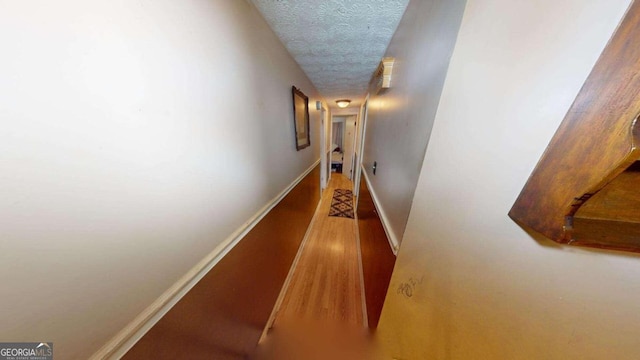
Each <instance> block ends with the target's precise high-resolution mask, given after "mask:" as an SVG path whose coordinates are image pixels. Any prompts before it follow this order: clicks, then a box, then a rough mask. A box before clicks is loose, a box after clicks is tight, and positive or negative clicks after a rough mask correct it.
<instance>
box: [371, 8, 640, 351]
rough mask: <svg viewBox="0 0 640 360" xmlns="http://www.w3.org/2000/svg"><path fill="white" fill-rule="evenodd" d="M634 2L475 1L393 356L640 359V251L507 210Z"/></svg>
mask: <svg viewBox="0 0 640 360" xmlns="http://www.w3.org/2000/svg"><path fill="white" fill-rule="evenodd" d="M629 3H630V1H629V0H594V1H588V2H585V1H581V0H563V1H556V0H539V1H529V2H520V1H511V0H469V1H468V2H467V6H466V9H465V14H464V18H463V21H462V26H461V29H460V33H459V36H458V40H457V43H456V46H455V50H454V52H453V56H452V59H451V64H450V66H449V71H448V73H447V78H446V82H445V86H444V91H443V94H442V98H441V100H440V104H439V107H438V110H437V116H436V119H435V125H434V127H433V130H432V134H431V139H430V142H429V146H428V148H427V152H426V155H425V159H424V162H423V165H422V170H421V174H420V179H419V182H418V186H417V189H416V194H415V198H414V201H413V206H412V209H411V214H410V217H409V221H408V224H407V228H406V231H405V235H404V240H403V242H402V246H401V248H400V252H399V255H398V260H397V263H396V267H395V270H394V273H393V276H392V281H391V286H390V288H389V292H388V295H387V300H386V302H385V305H384V309H383V314H382V318H381V322H380V326H379V328H378V330H379V332H378V333H379V335H380V336H381V338H384V339H386V340H387V343H386V344H387V347H388V349H389V351H390V352H391V354H390V355H392V356H394V357H396V358H403V359H559V360H560V359H562V360H566V359H613V358H615V359H637V358H639V357H640V350H639V349H638V346H637V339H638V334H639V331H640V327H639V326H638V324H640V303H639V302H638V298H640V287H639V286H638V285H637V284H638V279H639V278H640V257H638V255H635V254H629V253H621V252H613V251H602V250H591V249H585V248H578V247H569V246H560V245H557V244H556V243H554V242H552V241H550V240H547V239H544V238H539V237H536V238H532V236H530V235H529V234H527V233H526V232H525V231H523V230H522V229H521V228H519V227H518V226H517V225H516V224H515V223H514V222H512V221H511V220H510V219H509V218H508V217H507V212H508V211H509V209H510V208H511V206H512V204H513V202H514V201H515V199H516V197H517V196H518V194H519V192H520V190H521V189H522V187H523V185H524V184H525V182H526V180H527V178H528V176H529V174H530V173H531V171H532V170H533V168H534V166H535V164H536V162H537V161H538V159H539V157H540V156H541V155H542V153H543V151H544V149H545V147H546V146H547V144H548V142H549V140H550V139H551V137H552V135H553V133H554V132H555V130H556V129H557V127H558V125H559V124H560V122H561V121H562V119H563V117H564V115H565V113H566V112H567V110H568V109H569V107H570V105H571V103H572V102H573V100H574V98H575V96H576V94H577V93H578V91H579V89H580V88H581V86H582V84H583V82H584V81H585V79H586V78H587V76H588V74H589V72H590V70H591V68H592V67H593V65H594V64H595V62H596V60H597V58H598V56H599V54H600V52H601V51H602V49H603V48H604V46H605V44H606V43H607V41H608V39H609V38H610V36H611V34H612V33H613V31H614V29H615V28H616V26H617V24H618V23H619V21H620V20H621V18H622V16H623V14H624V12H625V10H626V8H627V6H628V5H629ZM395 41H401V40H399V39H395ZM400 45H401V46H407V47H411V46H413V45H414V44H413V43H412V42H405V43H402V42H400V43H399V44H396V45H395V46H400ZM630 46H637V45H635V44H630ZM409 106H415V105H411V104H409ZM412 110H413V111H417V110H416V109H415V108H413V109H412ZM424 111H425V112H426V110H424Z"/></svg>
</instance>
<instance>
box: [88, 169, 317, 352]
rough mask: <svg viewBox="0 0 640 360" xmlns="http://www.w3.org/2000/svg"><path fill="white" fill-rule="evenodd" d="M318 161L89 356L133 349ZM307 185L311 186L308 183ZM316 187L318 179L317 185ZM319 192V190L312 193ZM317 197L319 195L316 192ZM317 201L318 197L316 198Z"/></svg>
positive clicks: (303, 178)
mask: <svg viewBox="0 0 640 360" xmlns="http://www.w3.org/2000/svg"><path fill="white" fill-rule="evenodd" d="M319 163H320V160H319V159H318V160H317V161H316V162H314V164H313V165H312V166H310V167H309V168H308V169H307V170H305V171H304V172H303V173H302V174H301V175H300V176H299V177H298V178H297V179H295V180H294V181H293V182H292V183H291V184H290V185H289V186H287V188H285V189H284V190H283V191H282V192H281V193H280V194H278V195H277V196H276V197H274V198H273V199H272V200H271V201H270V202H269V203H268V204H266V205H265V206H264V207H263V208H262V209H260V211H258V212H257V213H256V214H255V215H254V216H252V217H251V218H250V219H249V220H248V221H247V222H246V223H245V224H244V225H243V226H242V227H240V228H239V229H237V230H236V231H235V232H234V233H233V234H231V235H230V236H229V237H228V238H227V239H225V240H224V241H223V242H222V243H221V244H220V245H218V246H217V247H216V248H215V249H214V250H213V251H212V252H211V253H209V254H208V255H207V256H206V257H205V258H204V259H202V260H201V261H200V262H199V263H198V264H196V265H195V266H194V267H193V268H192V269H191V270H189V272H187V273H186V274H185V275H184V276H183V277H182V278H180V280H178V281H177V282H176V283H174V284H173V285H172V286H171V287H170V288H169V289H167V291H165V292H164V293H163V294H162V295H161V296H160V297H159V298H158V299H156V300H155V301H154V302H153V303H152V304H151V305H149V306H148V307H147V308H146V309H145V310H144V311H143V312H142V313H140V314H139V315H138V316H137V317H136V318H134V319H133V320H132V321H131V322H130V323H129V324H128V325H127V326H125V327H124V328H123V329H122V330H121V331H120V332H118V333H117V334H116V335H115V336H114V337H113V338H111V339H110V340H109V341H108V342H107V343H106V344H105V345H104V346H103V347H102V348H100V349H99V350H98V351H97V352H96V353H95V354H93V355H92V356H91V357H90V359H91V360H98V359H119V358H121V357H122V356H123V355H124V354H125V353H126V352H127V351H128V350H129V349H130V348H132V347H133V346H134V345H135V344H136V343H137V342H138V341H139V340H140V339H141V338H143V337H144V336H145V334H146V333H147V332H148V331H149V330H150V329H151V328H152V327H153V326H154V325H155V324H157V323H158V322H159V321H160V320H161V319H162V318H163V316H165V315H166V314H167V313H168V312H169V311H170V310H171V309H172V308H173V307H174V306H175V305H176V304H177V303H178V302H179V301H180V300H181V299H183V297H184V296H185V295H186V294H187V293H188V292H189V291H190V290H191V289H192V288H194V287H195V286H196V285H197V284H198V283H199V282H200V281H201V280H202V279H203V278H204V277H205V276H206V275H207V274H208V273H209V272H210V271H211V270H212V269H213V268H214V267H215V266H216V265H217V264H218V263H219V262H220V261H221V260H222V259H223V258H224V257H225V256H226V255H228V254H229V253H230V252H231V251H232V250H233V249H234V248H235V247H236V246H237V245H238V244H239V243H240V240H242V239H243V238H245V237H246V236H247V235H248V234H249V233H250V232H251V231H252V230H253V229H254V228H255V227H256V226H257V225H258V224H259V223H260V222H261V221H262V220H263V219H264V218H265V217H266V216H267V215H268V214H270V213H271V212H272V210H273V209H274V208H275V207H276V206H277V205H279V204H280V203H281V202H282V201H283V200H284V199H285V198H286V197H287V196H288V195H289V194H290V193H291V192H292V191H293V190H294V189H295V188H296V187H298V186H299V185H300V184H301V183H302V181H303V180H305V179H306V178H307V177H309V176H311V177H313V175H311V174H312V172H313V171H314V170H317V167H318V164H319ZM307 186H313V185H312V184H307ZM317 186H318V187H319V181H318V185H317ZM315 193H316V194H319V191H317V192H315ZM316 196H317V197H319V195H316ZM318 201H319V198H318Z"/></svg>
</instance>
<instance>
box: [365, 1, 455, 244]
mask: <svg viewBox="0 0 640 360" xmlns="http://www.w3.org/2000/svg"><path fill="white" fill-rule="evenodd" d="M464 4H465V0H451V1H444V0H426V1H415V0H414V1H411V2H410V3H409V5H408V7H407V10H406V12H405V14H404V17H403V18H402V21H401V22H400V24H399V26H398V29H397V31H396V33H395V35H394V36H393V38H392V40H391V43H390V44H389V47H388V48H387V52H386V55H385V56H388V57H394V58H395V59H396V61H395V63H394V65H393V73H392V76H391V88H390V89H388V90H386V91H385V92H384V93H381V94H379V95H376V94H375V89H374V88H373V87H371V88H370V89H369V91H370V92H371V95H370V100H369V113H368V116H367V125H366V126H367V129H366V135H365V148H364V151H363V160H364V162H363V166H364V168H365V170H366V172H367V175H368V178H369V181H370V182H371V189H370V190H371V192H372V193H373V194H375V197H376V200H377V201H378V203H377V206H378V208H379V210H380V215H381V216H382V219H383V221H384V222H385V226H386V230H387V233H388V236H389V237H390V239H391V241H392V242H393V243H394V244H395V245H396V246H397V245H399V243H400V242H401V240H402V235H403V234H404V230H405V226H406V224H407V219H408V218H409V211H410V209H411V202H412V201H413V195H414V192H415V188H416V184H417V183H418V175H419V174H420V168H421V166H422V160H423V158H424V153H425V150H426V148H427V143H428V142H429V137H430V134H431V127H432V126H433V120H434V118H435V114H436V109H437V108H438V102H439V101H440V94H441V92H442V86H443V84H444V80H445V76H446V74H447V67H448V66H449V59H450V57H451V52H452V51H453V46H454V44H455V41H456V36H457V33H458V29H459V26H460V25H459V24H460V20H461V19H462V12H463V10H464ZM374 162H377V170H376V174H375V175H374V174H373V163H374Z"/></svg>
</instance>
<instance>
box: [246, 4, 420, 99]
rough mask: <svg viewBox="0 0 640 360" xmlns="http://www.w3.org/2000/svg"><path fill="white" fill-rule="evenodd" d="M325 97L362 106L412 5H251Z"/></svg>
mask: <svg viewBox="0 0 640 360" xmlns="http://www.w3.org/2000/svg"><path fill="white" fill-rule="evenodd" d="M251 1H252V2H253V3H254V4H255V6H256V7H257V8H258V10H259V11H260V12H261V13H262V16H263V17H264V18H265V19H266V20H267V22H268V23H269V25H270V26H271V28H272V29H273V31H274V32H275V33H276V34H277V35H278V37H279V38H280V40H281V41H282V43H283V44H284V45H285V46H286V47H287V49H288V50H289V52H290V53H291V55H292V56H293V57H294V58H295V59H296V61H297V62H298V64H300V66H301V67H302V69H303V70H304V72H305V73H306V74H307V76H308V77H309V79H311V81H312V82H313V84H314V85H315V86H316V88H317V89H318V91H320V93H321V95H322V96H323V97H324V98H325V99H326V100H327V101H329V102H330V104H329V105H330V106H334V105H335V100H336V99H341V98H348V99H351V100H353V103H352V104H353V105H357V104H358V103H359V102H360V101H362V99H363V97H364V95H366V91H367V86H368V84H369V80H371V75H372V74H373V72H374V71H375V70H376V68H377V67H378V64H379V62H380V60H381V59H382V57H383V56H384V53H385V50H386V49H387V45H389V41H391V37H392V36H393V33H394V32H395V30H396V28H397V27H398V23H399V22H400V19H401V18H402V15H403V14H404V11H405V9H406V7H407V4H408V3H409V0H324V1H322V0H251Z"/></svg>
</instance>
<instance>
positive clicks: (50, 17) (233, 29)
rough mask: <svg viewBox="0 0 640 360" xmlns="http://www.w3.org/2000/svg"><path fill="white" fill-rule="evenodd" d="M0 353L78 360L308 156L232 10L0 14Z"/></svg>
mask: <svg viewBox="0 0 640 360" xmlns="http://www.w3.org/2000/svg"><path fill="white" fill-rule="evenodd" d="M0 49H2V56H0V249H1V251H0V283H2V286H0V305H1V306H0V340H2V341H53V342H54V347H55V355H56V358H60V359H84V358H87V357H88V356H89V355H90V354H91V353H93V352H94V351H95V350H97V349H98V348H99V347H100V346H102V345H103V344H104V343H105V342H106V341H107V340H108V339H109V338H110V337H111V336H113V335H114V334H115V333H116V332H117V331H119V330H120V329H122V328H123V327H124V326H125V324H127V323H128V322H129V321H131V320H132V319H133V318H134V317H135V316H136V315H137V314H138V313H140V312H141V311H142V310H143V309H144V308H145V307H147V306H148V305H149V304H151V302H152V301H154V300H155V299H156V298H157V297H158V296H159V295H160V294H161V293H163V291H165V290H166V289H167V288H169V286H170V285H172V284H173V283H174V282H175V281H176V280H178V279H179V278H180V277H181V276H183V275H184V274H185V273H186V272H187V271H188V270H189V269H190V268H191V267H192V266H194V265H195V264H196V263H197V262H198V261H199V260H200V259H202V258H203V257H204V256H205V255H207V254H208V253H210V252H211V251H212V250H213V249H214V248H215V247H216V245H218V244H220V243H221V242H222V241H223V240H225V239H226V238H227V237H228V236H229V235H230V234H232V233H233V232H234V231H235V230H236V229H238V228H240V227H241V226H242V225H243V224H244V223H245V222H246V221H247V220H248V219H249V218H250V217H251V216H253V215H254V214H255V213H256V212H257V211H258V210H259V209H261V208H262V207H263V206H264V205H265V204H267V203H268V202H269V201H270V200H271V199H272V198H274V197H275V196H276V195H277V194H278V193H280V192H281V191H282V190H284V189H285V188H286V187H287V186H288V185H289V184H290V183H291V182H292V181H294V179H296V178H297V177H298V176H299V175H301V174H302V173H303V172H304V171H305V170H306V169H307V168H309V167H310V166H311V165H312V164H313V162H314V161H315V160H317V159H318V158H319V147H318V144H319V131H320V121H319V118H318V117H319V112H318V111H316V110H315V106H313V107H312V109H311V124H312V125H311V127H312V136H313V137H312V139H311V144H312V147H311V148H307V149H305V150H303V151H300V152H297V151H296V150H295V142H294V130H293V119H292V106H291V86H292V85H295V86H297V87H299V88H300V89H302V91H304V92H305V93H306V94H307V95H308V96H309V97H310V103H311V104H315V101H316V100H320V99H319V98H318V95H317V93H316V91H315V89H314V88H313V86H312V84H311V83H310V82H309V80H308V79H307V78H306V76H305V75H304V74H303V72H302V71H301V70H300V69H299V67H298V66H297V65H296V63H295V62H294V60H293V59H292V58H291V57H290V55H289V54H288V53H287V52H286V50H285V49H284V47H283V46H282V45H281V44H280V42H279V41H278V40H277V38H276V37H275V35H274V34H273V33H272V32H271V30H270V29H269V28H268V26H267V24H266V23H265V22H264V21H263V20H262V18H261V17H260V16H259V14H258V13H257V11H256V10H254V9H253V7H252V6H251V5H249V4H248V2H245V1H202V0H193V1H167V0H161V1H151V0H142V1H119V0H118V1H103V0H97V1H90V2H86V1H72V0H61V1H55V2H51V1H41V0H38V1H29V2H21V1H8V0H7V1H0Z"/></svg>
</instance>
